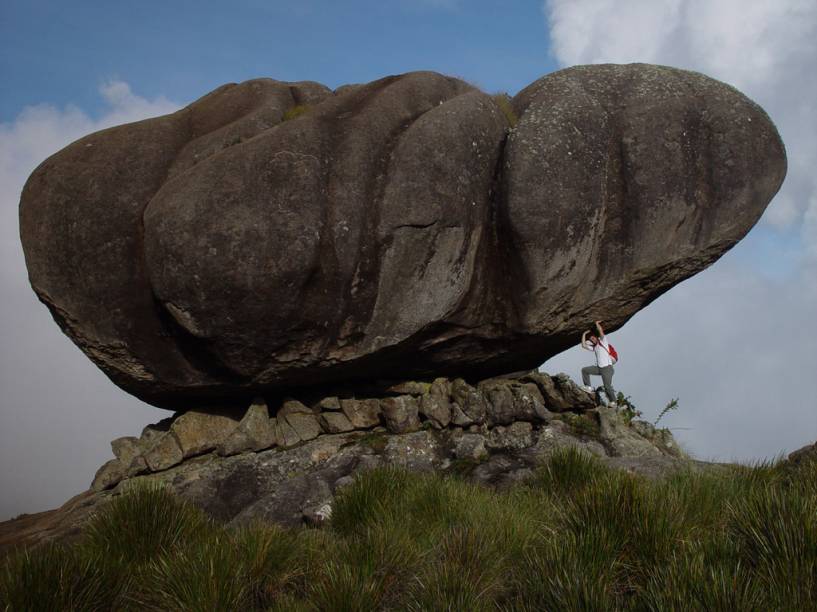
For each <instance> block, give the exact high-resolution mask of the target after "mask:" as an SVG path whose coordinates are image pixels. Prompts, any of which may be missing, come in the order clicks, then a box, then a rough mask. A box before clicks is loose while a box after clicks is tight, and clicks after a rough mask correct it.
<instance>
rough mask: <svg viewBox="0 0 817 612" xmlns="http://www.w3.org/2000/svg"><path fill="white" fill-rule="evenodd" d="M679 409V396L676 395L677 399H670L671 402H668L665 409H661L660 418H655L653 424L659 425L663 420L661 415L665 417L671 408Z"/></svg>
mask: <svg viewBox="0 0 817 612" xmlns="http://www.w3.org/2000/svg"><path fill="white" fill-rule="evenodd" d="M677 409H678V398H677V397H676V398H675V399H672V400H670V401H669V403H667V405H666V406H664V409H663V410H662V411H661V414H659V415H658V418H657V419H655V421H654V422H653V425H658V421H660V420H661V417H663V416H664V415H665V414H667V413H668V412H669V411H670V410H677Z"/></svg>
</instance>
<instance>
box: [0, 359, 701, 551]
mask: <svg viewBox="0 0 817 612" xmlns="http://www.w3.org/2000/svg"><path fill="white" fill-rule="evenodd" d="M570 398H573V399H572V400H571V399H570ZM569 401H574V403H573V405H572V406H567V405H566V404H567V402H569ZM242 412H243V414H242ZM444 413H447V414H448V417H447V418H445V417H443V414H444ZM633 416H634V415H633V414H632V413H630V414H628V413H626V412H623V411H622V412H617V411H616V410H614V409H612V408H607V407H601V406H600V407H597V406H595V403H594V400H593V398H592V396H591V395H590V394H588V393H585V392H584V391H582V390H581V389H580V388H579V387H577V386H576V385H575V384H574V383H573V382H572V381H571V380H570V379H569V378H568V377H567V376H566V375H564V374H559V375H556V376H554V377H551V376H548V375H547V374H544V373H540V372H528V373H525V374H520V375H517V376H516V377H515V378H494V379H488V380H483V381H480V382H479V383H477V384H476V385H469V384H468V383H466V382H465V381H463V380H462V379H455V380H450V379H446V378H437V379H435V380H433V381H426V382H417V381H410V382H404V383H399V384H395V385H393V386H392V388H391V389H390V390H389V391H387V392H385V394H384V395H382V396H380V397H374V396H372V397H365V398H364V397H338V396H327V397H322V398H313V399H311V400H308V399H306V398H304V401H303V402H301V401H299V400H297V399H294V398H290V399H287V400H284V401H280V402H269V404H267V402H266V401H265V400H264V399H263V398H261V397H258V398H256V399H255V400H254V401H253V402H252V403H251V405H250V406H249V407H248V408H245V409H244V410H243V411H242V410H238V411H236V412H235V413H225V412H208V411H200V410H196V411H187V412H184V413H179V414H177V415H174V416H173V417H169V418H167V419H164V420H163V421H161V422H159V423H157V424H155V425H149V426H147V427H146V428H145V429H144V431H143V432H142V435H141V436H140V437H139V438H135V437H126V438H118V439H116V440H114V441H113V442H112V443H111V447H112V450H113V453H114V455H115V458H114V459H112V460H111V461H109V462H107V463H106V464H104V465H103V466H102V467H101V468H100V469H99V470H98V471H97V473H96V476H95V477H94V480H93V483H92V485H91V488H90V489H89V490H88V491H86V492H85V493H83V494H81V495H79V496H77V497H75V498H74V499H72V500H70V501H69V502H68V503H66V504H65V505H64V506H63V507H62V508H60V509H59V510H54V511H50V512H46V513H42V514H39V515H33V516H32V517H23V518H21V519H18V520H15V521H9V522H6V523H0V554H2V552H3V550H4V549H5V548H8V547H11V546H13V545H16V544H31V543H35V542H42V541H48V540H51V539H58V540H60V539H65V538H70V537H72V536H73V535H75V534H77V533H79V532H80V530H81V528H82V525H83V523H84V521H85V520H87V518H88V517H90V516H91V515H92V513H93V512H95V511H97V510H98V509H99V508H101V507H102V506H103V505H104V504H105V503H106V502H107V501H109V500H110V499H111V498H112V497H114V496H117V495H119V494H121V493H123V492H125V491H127V490H128V488H129V487H132V486H139V485H145V484H148V485H156V484H158V485H162V486H165V487H168V488H169V489H170V490H171V491H172V492H173V493H175V494H176V495H178V496H179V497H181V498H182V499H185V500H187V501H190V502H192V503H194V504H195V505H197V506H198V507H200V508H202V509H203V510H204V511H206V512H207V513H208V514H210V515H211V516H213V517H214V518H216V519H218V520H219V521H220V522H224V523H227V524H229V525H233V526H240V525H243V524H246V523H249V522H252V521H255V520H262V521H273V522H276V523H278V524H281V525H287V526H295V525H300V524H303V523H306V524H314V523H320V522H321V521H323V520H325V519H326V518H328V517H329V516H331V508H332V504H333V500H334V496H335V493H336V492H337V491H338V490H339V489H340V488H342V487H344V486H346V485H347V484H349V483H351V482H352V481H353V480H354V478H355V476H356V475H357V474H359V473H361V472H363V471H366V470H370V469H372V468H375V467H381V466H397V467H401V468H404V469H407V470H410V471H421V472H423V471H434V472H438V473H448V474H457V476H458V477H461V478H466V479H468V480H470V481H471V482H474V483H478V484H481V485H485V486H490V487H495V488H497V489H504V488H507V487H510V486H512V485H513V484H515V483H517V482H520V481H524V480H525V479H527V478H528V477H530V476H531V475H532V474H533V473H534V471H535V470H536V469H537V467H539V466H541V465H542V464H544V463H546V462H547V460H548V458H549V457H550V456H551V455H552V453H553V452H554V451H555V450H557V449H561V448H565V447H573V448H576V449H579V450H580V452H585V453H590V454H592V455H594V456H596V457H598V458H599V459H600V460H601V461H602V462H604V463H605V464H606V465H608V466H610V467H614V468H619V469H623V470H627V471H630V472H634V473H638V474H642V475H646V476H647V477H651V478H657V477H662V476H664V475H667V474H669V473H672V472H674V471H676V470H679V469H709V468H710V466H709V465H708V464H705V463H703V462H697V461H694V460H691V459H689V458H688V457H687V456H686V455H685V454H684V453H683V451H682V450H681V449H680V448H679V447H678V445H677V443H676V442H675V440H674V439H673V437H672V435H671V434H670V432H669V431H667V430H661V429H656V428H655V427H653V426H652V425H651V424H650V423H647V422H644V421H639V420H637V419H633V418H632V417H633ZM336 418H337V420H336ZM442 421H445V422H446V425H441V422H442ZM337 423H342V424H343V426H342V427H340V428H338V427H337V426H336V424H337ZM339 429H340V430H339Z"/></svg>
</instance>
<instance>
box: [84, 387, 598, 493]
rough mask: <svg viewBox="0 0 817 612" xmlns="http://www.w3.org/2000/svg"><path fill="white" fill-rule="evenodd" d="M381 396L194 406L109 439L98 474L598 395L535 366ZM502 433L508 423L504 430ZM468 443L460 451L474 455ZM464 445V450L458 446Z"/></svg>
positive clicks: (585, 403)
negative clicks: (515, 374)
mask: <svg viewBox="0 0 817 612" xmlns="http://www.w3.org/2000/svg"><path fill="white" fill-rule="evenodd" d="M386 394H387V395H386V396H385V397H380V398H371V397H369V398H356V397H344V398H342V397H337V396H328V397H324V398H322V399H321V400H320V401H317V402H313V403H312V404H311V405H306V404H305V403H302V402H301V401H298V400H297V399H288V400H286V401H284V402H283V403H282V404H281V405H280V406H278V407H277V410H275V412H274V414H270V408H269V406H268V405H267V403H266V401H265V400H264V398H262V397H257V398H256V399H255V400H254V401H253V402H252V404H251V405H250V406H249V407H248V408H247V410H246V411H245V412H244V413H243V414H240V413H236V412H235V411H228V410H225V411H214V410H206V411H205V410H196V409H194V410H189V411H187V412H183V413H177V414H176V415H175V416H173V417H170V418H167V419H164V420H162V421H160V422H159V423H156V424H153V425H148V426H147V427H145V429H144V430H143V431H142V435H141V436H140V437H139V438H136V437H123V438H117V439H116V440H114V441H113V442H111V448H112V450H113V453H114V455H115V458H114V459H112V460H110V461H108V462H107V463H105V464H104V465H103V466H102V467H101V468H100V469H99V470H98V471H97V474H96V476H95V477H94V481H93V484H92V488H93V489H95V490H98V491H99V490H103V489H107V488H110V487H113V486H114V485H116V484H117V483H119V482H121V481H122V480H124V479H126V478H130V477H133V476H138V475H140V474H145V473H149V472H160V471H163V470H167V469H168V468H171V467H173V466H175V465H178V464H179V463H181V462H182V461H184V460H185V459H189V458H191V457H195V456H198V455H203V454H206V453H216V454H218V455H220V456H224V457H227V456H231V455H236V454H239V453H244V452H259V451H263V450H267V449H271V448H275V447H279V448H282V449H285V448H291V447H293V446H296V445H298V444H301V443H303V442H307V441H309V440H312V439H314V438H317V437H318V436H320V435H322V434H339V433H348V432H353V431H357V430H360V431H366V430H373V429H378V430H379V431H384V432H388V433H392V434H404V433H410V432H414V431H418V430H420V429H423V428H433V429H443V428H449V427H450V428H472V429H486V428H487V429H492V428H497V427H499V428H501V427H502V426H514V425H515V424H518V423H536V422H538V423H546V422H548V421H549V420H550V419H551V417H552V415H553V413H554V412H565V411H576V412H581V411H583V410H587V409H590V408H593V407H595V402H594V398H593V397H592V396H591V395H590V394H589V393H587V392H585V391H583V390H582V389H580V388H579V387H578V386H577V385H576V384H574V383H573V382H572V381H571V380H570V378H569V377H568V376H567V375H564V374H559V375H556V376H554V377H551V376H548V375H547V374H544V373H540V372H530V373H527V374H525V375H524V376H521V377H519V378H492V379H488V380H484V381H481V382H479V383H477V384H476V385H471V384H469V383H467V382H466V381H465V380H463V379H461V378H457V379H454V380H449V379H447V378H437V379H435V380H433V381H431V382H417V381H409V382H403V383H399V384H395V385H392V386H390V387H388V388H387V389H386ZM497 431H499V432H504V429H498V430H497ZM466 446H467V440H466V441H465V442H463V449H462V451H461V454H462V455H463V456H468V455H473V454H474V452H477V451H470V452H469V451H468V450H466ZM458 452H459V451H458Z"/></svg>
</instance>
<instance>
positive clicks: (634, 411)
mask: <svg viewBox="0 0 817 612" xmlns="http://www.w3.org/2000/svg"><path fill="white" fill-rule="evenodd" d="M616 406H618V411H619V413H620V414H621V416H623V417H624V420H625V421H626V422H627V423H629V422H630V421H632V420H633V419H636V418H638V417H640V416H641V414H642V413H641V411H640V410H639V409H638V408H636V407H635V404H633V402H632V399H631V398H630V396H629V395H627V396H625V395H624V394H623V393H622V392H621V391H619V392H618V395H616Z"/></svg>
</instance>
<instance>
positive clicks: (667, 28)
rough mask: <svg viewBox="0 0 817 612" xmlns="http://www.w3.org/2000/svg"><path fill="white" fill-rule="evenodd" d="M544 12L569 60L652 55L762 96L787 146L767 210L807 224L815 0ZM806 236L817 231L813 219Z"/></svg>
mask: <svg viewBox="0 0 817 612" xmlns="http://www.w3.org/2000/svg"><path fill="white" fill-rule="evenodd" d="M545 13H546V15H547V19H548V23H549V27H550V36H551V43H552V47H551V48H552V52H553V53H554V55H555V57H556V59H557V60H558V61H559V63H561V64H562V65H565V66H569V65H574V64H593V63H602V62H613V63H628V62H648V63H657V64H667V65H671V66H677V67H680V68H687V69H691V70H697V71H700V72H703V73H704V74H707V75H709V76H712V77H714V78H717V79H720V80H722V81H725V82H727V83H730V84H732V85H734V86H735V87H737V88H738V89H740V90H741V91H743V92H744V93H745V94H746V95H748V96H749V97H750V98H752V99H754V100H755V101H756V102H758V103H759V104H760V105H761V106H763V107H764V108H765V109H766V111H767V112H768V113H769V115H770V116H771V118H772V120H773V121H774V122H775V124H776V125H777V127H778V129H779V130H780V133H781V136H782V137H783V141H784V142H785V144H786V149H787V152H788V156H789V174H788V177H787V179H786V183H785V184H784V186H783V189H782V190H781V192H780V195H779V197H778V198H776V199H775V201H774V202H773V203H772V205H771V206H770V207H769V209H768V212H767V214H766V215H765V217H764V219H765V221H766V222H768V223H770V224H772V225H774V226H777V227H781V228H786V227H790V226H792V225H793V224H803V221H804V219H805V214H806V210H807V208H808V203H809V201H810V200H811V199H812V197H813V196H814V195H815V194H817V172H815V171H814V168H815V167H817V139H816V138H815V137H814V135H815V134H817V113H815V112H814V108H815V104H817V79H815V78H814V71H815V65H817V3H816V2H814V1H813V0H777V1H775V2H769V1H768V0H719V1H718V2H712V1H711V0H629V1H627V2H620V1H616V0H597V1H594V0H551V1H549V2H546V3H545ZM803 238H804V239H805V240H813V239H814V233H813V232H812V231H811V230H810V229H808V227H806V229H804V232H803ZM813 246H815V247H817V245H813Z"/></svg>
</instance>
